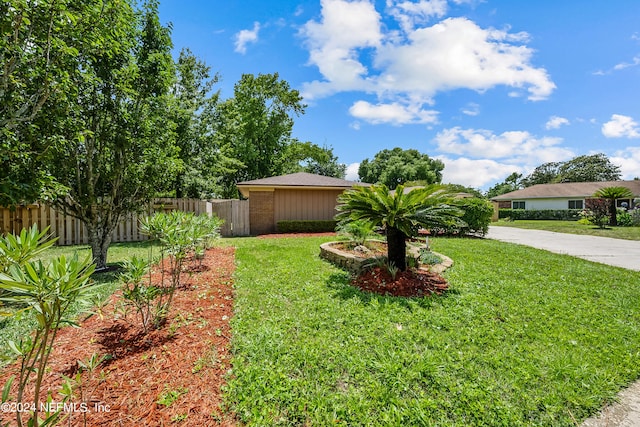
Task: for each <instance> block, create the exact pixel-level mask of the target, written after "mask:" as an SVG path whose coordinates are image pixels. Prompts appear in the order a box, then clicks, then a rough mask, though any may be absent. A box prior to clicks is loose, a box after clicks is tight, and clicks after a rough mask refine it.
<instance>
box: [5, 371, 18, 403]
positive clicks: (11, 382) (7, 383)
mask: <svg viewBox="0 0 640 427" xmlns="http://www.w3.org/2000/svg"><path fill="white" fill-rule="evenodd" d="M14 379H15V375H13V376H11V378H9V379H8V380H7V382H6V383H5V384H4V388H3V389H2V403H4V402H6V401H7V400H9V392H10V391H11V385H12V384H13V380H14Z"/></svg>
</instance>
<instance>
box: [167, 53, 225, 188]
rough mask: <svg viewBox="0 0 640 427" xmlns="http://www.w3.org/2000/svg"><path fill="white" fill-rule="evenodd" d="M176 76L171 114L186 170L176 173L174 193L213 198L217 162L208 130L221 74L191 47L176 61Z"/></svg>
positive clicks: (218, 95)
mask: <svg viewBox="0 0 640 427" xmlns="http://www.w3.org/2000/svg"><path fill="white" fill-rule="evenodd" d="M176 73H177V79H176V82H175V83H174V85H173V86H172V88H171V95H172V97H173V108H172V112H173V114H172V117H173V120H174V122H175V125H176V128H175V135H176V144H177V146H178V148H179V149H180V159H181V160H182V163H183V165H184V170H183V171H181V172H180V173H178V174H177V176H176V181H175V187H174V192H175V196H176V197H178V198H180V197H184V196H185V195H186V196H188V197H201V196H204V197H212V196H213V195H214V193H215V186H212V185H211V183H212V181H213V180H212V179H211V175H210V172H211V170H210V169H211V168H210V167H209V166H210V165H211V163H216V160H215V159H213V158H212V157H214V156H213V154H214V150H215V149H214V147H213V140H212V138H211V134H210V132H208V131H207V128H208V125H209V124H208V123H206V121H207V120H211V119H212V117H213V116H212V114H211V111H213V110H215V105H216V104H217V103H218V99H219V97H220V92H219V91H215V92H212V89H213V86H214V85H215V84H216V83H217V82H218V80H219V75H218V74H214V75H212V74H211V68H210V67H209V66H208V65H207V64H205V63H204V62H203V61H201V60H199V59H198V58H197V57H196V56H195V55H194V54H193V52H191V50H189V49H182V50H181V51H180V55H179V57H178V60H177V61H176Z"/></svg>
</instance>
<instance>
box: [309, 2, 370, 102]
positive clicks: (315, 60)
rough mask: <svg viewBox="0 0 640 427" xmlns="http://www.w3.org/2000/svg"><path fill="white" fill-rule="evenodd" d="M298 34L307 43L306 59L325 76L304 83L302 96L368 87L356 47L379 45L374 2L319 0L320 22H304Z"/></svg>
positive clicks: (363, 47)
mask: <svg viewBox="0 0 640 427" xmlns="http://www.w3.org/2000/svg"><path fill="white" fill-rule="evenodd" d="M301 34H302V35H303V36H304V37H306V43H307V46H308V47H309V62H310V63H311V64H312V65H315V66H317V67H318V69H319V71H320V73H322V75H323V76H324V77H325V79H326V81H324V82H319V81H315V82H311V83H309V84H307V85H306V88H304V89H303V90H304V92H306V93H304V94H303V96H304V97H305V98H313V97H322V96H327V95H330V94H332V93H335V92H338V91H342V90H365V89H367V87H368V86H369V85H368V83H367V81H366V75H367V73H368V70H367V68H366V67H365V66H364V65H363V64H362V63H361V62H360V60H359V58H358V50H359V49H365V48H371V47H377V46H379V45H380V42H381V39H382V34H381V30H380V15H379V14H378V12H377V11H376V10H375V7H374V5H372V4H371V3H369V2H368V1H366V0H362V1H354V2H347V1H343V0H322V22H316V21H309V22H307V23H306V24H305V25H304V27H303V28H302V30H301Z"/></svg>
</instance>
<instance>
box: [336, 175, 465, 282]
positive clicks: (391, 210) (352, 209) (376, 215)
mask: <svg viewBox="0 0 640 427" xmlns="http://www.w3.org/2000/svg"><path fill="white" fill-rule="evenodd" d="M454 196H455V194H453V193H450V192H448V191H447V189H446V187H444V186H439V185H430V186H427V187H423V188H418V189H414V190H412V191H407V192H405V191H404V187H403V186H402V185H399V186H398V187H397V188H396V191H391V190H390V189H389V188H388V187H387V186H386V185H384V184H379V185H373V186H371V187H364V186H363V187H355V188H353V189H351V190H347V191H345V192H344V193H342V194H341V195H340V196H339V197H338V201H339V205H338V207H337V208H336V209H337V210H338V215H337V216H336V219H338V220H339V221H340V222H341V223H348V222H350V221H359V220H365V221H368V222H370V223H372V224H373V225H375V226H379V227H382V228H383V229H384V230H385V232H386V234H387V258H388V260H389V264H390V265H391V264H393V265H395V266H396V267H397V268H398V269H399V270H400V271H404V270H406V268H407V262H406V256H407V245H406V240H407V237H410V236H416V235H417V233H418V229H419V228H420V227H425V228H432V227H437V228H445V229H446V228H449V227H451V226H452V225H454V224H461V220H460V219H459V218H460V217H461V216H462V214H463V211H462V210H460V209H458V208H456V207H454V206H452V205H451V203H452V201H453V199H454Z"/></svg>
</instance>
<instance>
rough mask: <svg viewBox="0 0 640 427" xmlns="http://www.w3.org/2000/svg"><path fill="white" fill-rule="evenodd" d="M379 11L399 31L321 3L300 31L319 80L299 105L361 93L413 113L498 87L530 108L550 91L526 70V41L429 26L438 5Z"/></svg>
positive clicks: (363, 6)
mask: <svg viewBox="0 0 640 427" xmlns="http://www.w3.org/2000/svg"><path fill="white" fill-rule="evenodd" d="M461 2H463V0H457V1H456V3H461ZM387 6H388V13H389V15H390V17H391V18H393V19H395V20H396V21H398V23H399V25H400V30H397V29H389V28H391V27H390V26H387V25H386V22H385V25H383V17H382V16H381V15H380V13H379V12H378V11H377V10H376V9H375V3H374V2H372V0H355V1H348V0H322V17H321V19H320V20H318V21H315V20H311V21H309V22H307V23H306V24H305V25H304V27H303V28H302V30H301V31H300V34H301V35H302V37H304V39H305V43H306V45H307V47H308V49H309V64H310V65H313V66H316V67H317V68H318V70H319V71H320V73H321V74H322V79H321V80H316V81H312V82H308V83H306V84H305V85H304V86H303V89H302V92H303V93H302V94H303V96H304V98H305V99H313V98H320V97H325V96H329V95H332V94H334V93H337V92H342V91H361V92H366V93H370V94H375V95H377V97H378V102H379V103H381V104H391V105H393V104H394V103H397V104H403V105H405V107H406V108H409V107H411V108H415V107H414V106H415V105H418V106H419V108H420V104H426V105H429V104H432V103H433V97H434V96H435V95H436V94H437V93H439V92H442V91H447V90H452V89H459V88H463V89H470V90H475V91H478V92H483V91H486V90H489V89H491V88H493V87H496V86H500V85H502V86H507V87H510V88H512V91H511V92H512V93H514V94H516V95H517V96H523V95H525V94H526V96H527V97H528V99H530V100H534V101H535V100H542V99H545V98H547V97H548V96H549V95H550V94H551V93H552V92H553V90H554V89H555V87H556V86H555V84H554V83H553V82H552V81H551V79H550V77H549V75H548V73H547V71H546V70H545V69H544V68H539V67H538V68H537V67H535V66H533V65H531V59H532V56H533V53H534V52H533V50H532V49H531V48H529V47H527V46H526V44H525V43H526V42H527V41H528V35H527V34H526V33H522V32H521V33H511V32H509V30H498V29H493V28H486V29H485V28H481V27H480V26H478V25H477V24H476V23H475V22H473V21H471V20H469V19H467V18H462V17H458V18H448V19H444V20H441V21H440V22H437V23H436V24H435V25H431V26H429V24H428V23H427V21H428V20H430V19H439V18H441V17H442V16H444V14H445V13H446V9H447V4H446V1H445V0H430V1H427V0H418V1H408V0H387ZM510 96H511V94H510Z"/></svg>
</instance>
